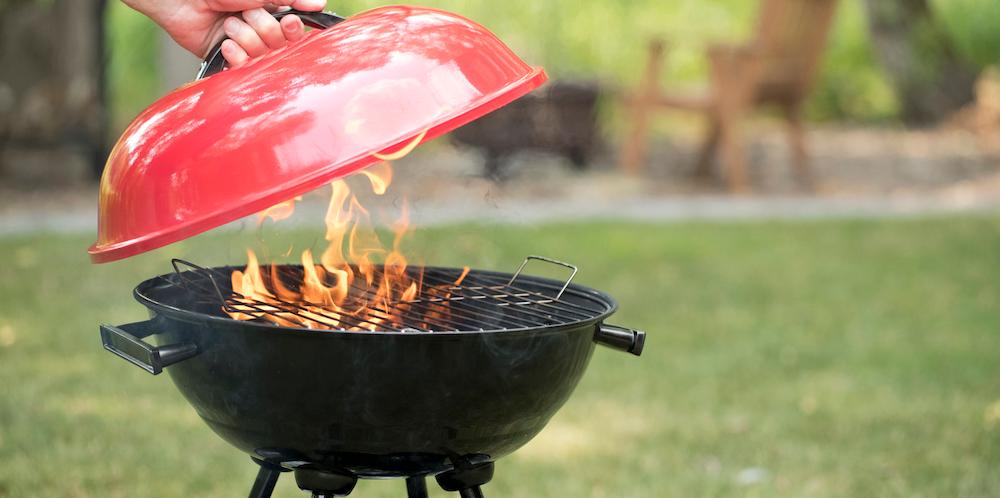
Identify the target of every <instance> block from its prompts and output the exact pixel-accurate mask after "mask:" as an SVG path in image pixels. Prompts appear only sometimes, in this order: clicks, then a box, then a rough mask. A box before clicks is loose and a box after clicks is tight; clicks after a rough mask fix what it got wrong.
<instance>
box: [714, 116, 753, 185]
mask: <svg viewBox="0 0 1000 498" xmlns="http://www.w3.org/2000/svg"><path fill="white" fill-rule="evenodd" d="M719 146H720V148H719V155H720V159H721V160H722V167H723V169H724V170H725V173H726V183H727V185H728V186H729V191H730V192H732V193H744V192H747V191H748V190H749V183H748V182H747V164H746V157H745V154H744V150H743V132H742V130H741V129H740V119H739V117H738V116H736V115H732V114H731V115H729V116H726V117H725V118H723V119H721V120H720V124H719Z"/></svg>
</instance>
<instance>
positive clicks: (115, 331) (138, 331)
mask: <svg viewBox="0 0 1000 498" xmlns="http://www.w3.org/2000/svg"><path fill="white" fill-rule="evenodd" d="M150 323H151V321H145V322H135V323H128V324H125V325H121V326H118V327H115V326H113V325H101V343H103V344H104V349H106V350H108V351H110V352H112V353H114V354H115V355H117V356H118V357H120V358H122V359H124V360H125V361H127V362H129V363H131V364H133V365H135V366H137V367H139V368H141V369H143V370H145V371H147V372H149V373H151V374H153V375H157V374H159V373H160V372H162V371H163V369H164V368H165V367H167V366H169V365H173V364H174V363H177V362H180V361H184V360H186V359H188V358H191V357H192V356H194V355H196V354H198V346H196V345H194V344H187V343H178V344H168V345H166V346H154V345H152V344H149V343H148V342H146V341H143V338H145V337H149V336H150V335H153V334H154V332H153V330H152V329H151V328H150Z"/></svg>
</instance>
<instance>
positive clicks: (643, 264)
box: [0, 217, 1000, 498]
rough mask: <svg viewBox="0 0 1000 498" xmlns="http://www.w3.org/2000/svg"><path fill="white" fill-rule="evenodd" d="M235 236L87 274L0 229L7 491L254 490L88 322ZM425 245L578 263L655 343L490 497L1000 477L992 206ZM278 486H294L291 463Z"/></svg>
mask: <svg viewBox="0 0 1000 498" xmlns="http://www.w3.org/2000/svg"><path fill="white" fill-rule="evenodd" d="M313 232H314V231H303V232H297V233H292V234H287V235H286V236H285V240H286V241H287V242H289V243H293V244H295V245H296V246H297V247H302V246H304V245H310V244H313V243H314V240H315V238H316V234H315V233H313ZM233 241H234V237H233V236H231V235H224V236H221V235H216V236H208V237H199V238H198V239H196V240H194V241H188V242H184V243H181V244H178V245H175V246H171V247H169V248H166V249H164V250H160V251H157V252H154V253H151V254H148V255H144V256H139V257H137V258H134V259H130V260H126V261H124V262H120V263H114V264H111V265H103V266H92V265H90V264H89V263H87V261H86V257H85V248H86V245H87V244H88V243H89V242H90V238H89V237H78V236H31V237H19V238H12V239H5V240H0V261H4V263H5V264H4V265H3V266H0V386H2V395H0V497H5V498H6V497H18V498H19V497H34V496H38V497H42V496H73V497H95V498H96V497H100V498H105V497H130V498H132V497H137V498H143V497H149V498H152V497H157V498H165V497H185V498H187V497H218V496H245V494H246V493H247V491H248V489H249V485H250V483H251V481H252V479H253V473H254V469H253V465H252V464H251V463H250V461H249V458H248V457H246V456H245V455H242V454H241V453H240V452H238V451H237V450H235V449H232V448H230V447H228V446H227V445H226V444H225V443H224V442H222V441H221V440H220V439H218V438H217V437H215V436H214V435H213V434H212V433H211V431H210V430H209V429H208V428H207V427H206V426H205V425H204V424H203V423H202V422H201V421H200V420H199V419H198V418H197V416H196V415H195V414H194V412H193V410H192V409H191V408H190V407H189V406H188V405H187V403H186V402H185V401H184V400H183V398H182V397H181V396H180V395H179V394H178V393H177V392H176V390H175V389H174V388H173V386H172V384H171V382H170V380H169V378H167V377H166V376H160V377H152V376H150V375H148V374H146V373H144V372H142V371H140V370H139V369H137V368H134V367H132V366H130V365H127V364H126V363H125V362H123V361H121V360H119V359H117V358H115V357H113V356H112V355H110V354H107V353H105V352H104V351H103V350H102V349H101V347H100V343H99V338H98V334H97V324H98V323H101V322H110V323H124V322H128V321H132V320H138V319H142V318H143V317H144V316H145V310H144V309H143V308H142V307H141V306H140V305H138V304H137V303H135V302H134V301H132V299H131V295H130V291H131V288H132V287H133V286H134V285H135V284H136V283H138V282H139V281H140V280H142V279H144V278H147V277H149V276H151V275H154V274H158V273H165V272H167V271H169V264H168V261H167V259H168V258H169V257H173V256H184V257H189V258H191V259H193V260H196V261H198V262H202V263H205V264H222V263H239V262H242V258H243V256H242V250H241V248H240V247H239V243H234V242H233ZM413 247H414V249H415V250H417V251H418V252H419V253H421V254H422V255H423V256H424V259H425V260H426V261H427V262H428V263H433V264H446V265H457V264H463V263H470V264H474V265H475V266H477V267H485V268H496V269H501V270H507V269H512V268H514V267H516V265H517V264H518V263H519V262H520V260H521V258H522V257H523V256H524V255H525V254H529V253H538V254H546V255H551V256H558V257H560V258H563V259H567V260H570V261H572V262H574V263H576V264H578V265H579V266H580V267H581V273H580V276H579V280H580V281H581V282H582V283H585V284H588V285H592V286H595V287H598V288H601V289H603V290H606V291H608V292H610V293H611V294H612V295H614V296H615V297H616V298H617V299H618V300H619V301H620V302H621V310H620V312H619V313H618V314H617V315H615V316H614V317H613V319H612V320H611V321H612V322H613V323H618V324H622V325H627V326H632V327H637V328H643V329H646V330H647V331H648V332H649V334H650V335H649V342H648V345H647V351H646V353H645V354H644V355H643V356H642V357H641V358H638V359H636V358H633V357H630V356H626V355H623V354H620V353H615V352H612V351H609V350H604V349H599V350H598V351H597V352H596V353H595V355H594V358H593V360H592V364H591V367H590V369H589V370H588V372H587V375H586V376H585V378H584V380H583V382H582V383H581V385H580V386H579V388H578V389H577V392H576V393H575V394H574V396H573V397H572V398H571V399H570V401H569V402H568V403H567V405H566V406H565V408H564V409H563V410H562V411H561V412H560V413H559V414H558V415H557V416H556V417H555V419H554V420H553V421H552V422H551V424H550V425H549V427H548V428H547V429H546V431H544V432H543V434H542V435H540V436H539V437H538V438H537V439H536V440H534V441H533V442H531V443H530V444H529V445H528V446H527V447H525V448H523V450H522V451H520V452H518V453H515V454H514V455H512V456H511V457H509V458H506V459H503V460H501V461H500V462H499V464H498V465H497V477H496V480H495V481H494V482H493V483H491V484H490V485H488V486H487V488H486V492H487V496H510V497H541V496H550V497H563V496H581V497H611V496H625V497H663V496H677V497H688V496H787V497H802V496H813V497H839V496H965V497H989V496H996V495H997V492H998V490H1000V473H998V472H997V468H1000V408H998V407H1000V404H998V403H1000V306H998V305H997V303H1000V283H998V282H1000V258H998V256H997V255H998V254H1000V218H997V217H983V218H946V219H936V220H914V221H864V222H862V221H830V222H795V223H748V224H665V225H660V224H623V225H614V224H611V223H596V224H583V223H581V224H559V225H546V226H541V227H522V228H513V227H482V226H463V227H453V228H441V229H433V230H425V231H421V232H418V233H417V234H416V235H415V240H414V241H413ZM293 360H294V359H290V361H293ZM432 488H433V486H432ZM403 491H404V489H403V485H402V483H401V482H399V481H389V482H384V481H374V482H362V483H361V484H360V485H359V486H358V488H357V490H356V491H355V495H356V496H359V497H386V498H388V497H394V496H402V495H403ZM276 496H278V497H288V498H290V497H294V496H304V495H302V494H301V493H300V492H299V491H298V490H297V489H296V487H295V485H294V482H293V480H292V479H290V478H289V477H288V476H286V477H285V478H283V481H282V482H281V484H279V487H278V491H277V493H276ZM432 496H438V497H442V496H446V495H445V494H444V493H442V492H440V491H436V490H434V491H432Z"/></svg>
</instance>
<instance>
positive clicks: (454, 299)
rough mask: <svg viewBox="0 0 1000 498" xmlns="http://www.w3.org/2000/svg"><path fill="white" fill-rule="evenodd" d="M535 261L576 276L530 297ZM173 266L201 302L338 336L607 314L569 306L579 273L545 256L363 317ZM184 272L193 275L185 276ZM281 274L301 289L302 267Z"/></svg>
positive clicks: (432, 281) (363, 292)
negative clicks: (242, 289) (263, 294)
mask: <svg viewBox="0 0 1000 498" xmlns="http://www.w3.org/2000/svg"><path fill="white" fill-rule="evenodd" d="M531 260H540V261H545V262H549V263H553V264H558V265H561V266H564V267H566V268H569V269H571V270H572V272H573V273H572V274H571V275H570V277H569V279H568V280H567V281H566V282H565V283H564V284H563V285H562V287H561V288H552V289H551V292H552V295H546V294H545V293H543V292H540V291H539V290H537V289H529V288H528V287H532V285H525V283H526V282H524V279H523V278H522V281H519V280H518V278H519V277H520V276H521V272H522V270H523V269H524V267H525V266H526V265H527V263H528V262H529V261H531ZM173 264H174V270H175V272H176V275H177V277H178V279H179V281H180V283H183V284H184V285H185V286H186V287H187V288H188V290H189V291H190V292H195V293H198V295H199V296H204V295H206V294H207V295H214V296H215V297H216V298H217V299H218V302H221V303H222V306H221V311H224V312H227V313H234V312H235V313H242V314H244V315H249V316H252V317H253V318H254V320H256V321H267V322H268V323H270V321H269V319H273V317H278V318H279V319H287V318H290V317H292V316H294V317H298V318H301V319H305V320H309V321H312V322H318V323H322V324H325V325H326V328H330V329H334V330H357V329H375V330H384V331H395V332H441V331H483V330H509V329H521V328H537V327H545V326H552V325H560V324H565V323H572V322H577V321H580V320H586V319H591V318H594V317H595V316H598V315H600V314H601V313H604V312H605V311H607V310H606V309H605V308H603V307H599V306H598V305H597V303H587V304H590V306H584V305H582V304H580V303H579V302H573V301H571V300H569V299H564V298H563V294H565V292H566V289H567V288H568V287H569V284H570V281H571V280H572V278H573V276H575V275H576V271H577V269H576V267H574V266H572V265H568V264H566V263H562V262H559V261H555V260H551V259H548V258H542V257H539V256H529V257H528V258H526V259H525V260H524V262H523V263H522V264H521V267H520V268H518V270H517V272H515V273H514V274H512V275H502V274H495V273H487V272H479V271H475V270H473V271H470V272H469V274H468V275H466V277H465V278H464V280H463V281H462V283H461V285H454V284H453V282H454V281H455V277H456V276H457V275H458V273H459V272H458V270H454V269H439V268H429V269H427V270H425V271H424V273H423V277H422V279H423V288H424V292H423V293H422V294H421V295H419V296H417V298H416V299H413V300H407V301H397V302H392V303H388V305H386V304H385V303H381V304H372V303H369V306H368V312H367V313H365V314H364V316H361V315H352V314H349V313H344V312H338V311H336V310H332V309H322V308H318V307H316V306H300V305H299V304H296V303H292V302H288V301H283V300H279V299H270V298H269V299H268V300H267V301H261V300H255V299H251V298H248V297H246V296H243V295H241V294H237V293H234V292H233V291H232V289H231V287H230V275H228V274H226V273H224V272H222V271H219V270H217V269H208V268H202V267H199V266H197V265H194V264H191V263H188V262H186V261H182V260H174V261H173ZM181 266H185V267H188V268H190V270H187V271H182V270H181ZM278 273H279V276H280V278H282V280H283V281H287V282H296V281H299V280H301V277H302V270H301V267H298V266H279V267H278ZM379 278H381V274H376V279H379ZM547 291H548V290H547ZM348 295H349V296H351V300H353V301H355V302H369V301H371V300H372V298H373V297H374V296H373V290H372V289H370V288H369V287H366V286H364V284H360V285H359V284H358V283H357V282H355V283H354V284H352V287H351V289H350V292H349V293H348ZM575 301H579V300H575ZM343 308H345V309H351V308H352V306H351V303H350V302H348V303H345V305H344V307H343ZM334 324H335V325H334Z"/></svg>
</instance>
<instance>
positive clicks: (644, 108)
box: [619, 40, 663, 174]
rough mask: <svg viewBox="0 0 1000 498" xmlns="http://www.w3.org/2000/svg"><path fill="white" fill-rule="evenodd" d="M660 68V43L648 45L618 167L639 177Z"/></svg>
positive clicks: (658, 86)
mask: <svg viewBox="0 0 1000 498" xmlns="http://www.w3.org/2000/svg"><path fill="white" fill-rule="evenodd" d="M662 68H663V42H662V41H659V40H653V41H652V42H650V44H649V49H648V55H647V60H646V70H645V72H644V73H643V76H642V82H641V83H640V86H639V91H638V92H637V93H636V95H634V96H633V97H632V98H631V99H630V100H631V101H630V102H629V107H630V109H629V119H630V120H631V125H632V126H631V129H630V130H629V132H630V133H629V135H628V136H627V137H625V141H624V143H623V147H622V152H621V157H620V159H619V166H620V167H621V169H623V170H625V171H626V172H628V173H631V174H636V173H639V172H640V171H641V170H642V169H643V168H644V167H645V165H646V153H647V143H646V135H648V134H649V121H650V112H651V108H652V107H653V106H654V105H656V100H657V96H658V94H659V91H660V71H661V69H662Z"/></svg>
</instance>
